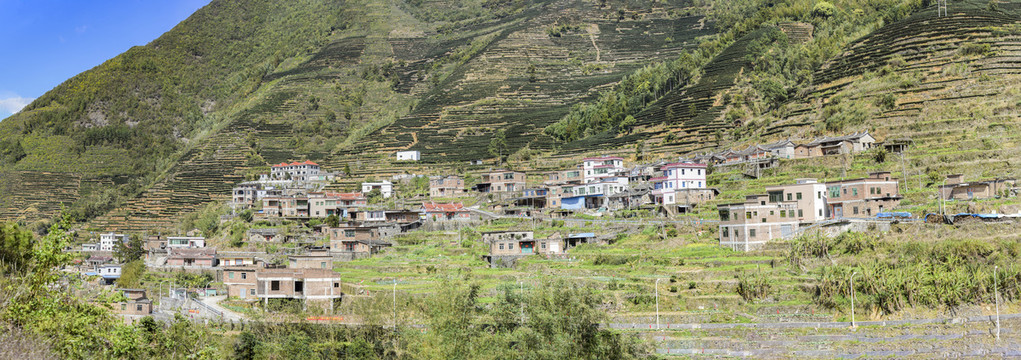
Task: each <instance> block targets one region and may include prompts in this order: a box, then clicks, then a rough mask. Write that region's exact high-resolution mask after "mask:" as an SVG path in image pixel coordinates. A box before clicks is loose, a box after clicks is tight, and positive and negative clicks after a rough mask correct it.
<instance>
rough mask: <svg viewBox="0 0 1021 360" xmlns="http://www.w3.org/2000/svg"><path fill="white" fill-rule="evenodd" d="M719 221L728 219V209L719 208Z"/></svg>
mask: <svg viewBox="0 0 1021 360" xmlns="http://www.w3.org/2000/svg"><path fill="white" fill-rule="evenodd" d="M720 221H730V211H727V210H720Z"/></svg>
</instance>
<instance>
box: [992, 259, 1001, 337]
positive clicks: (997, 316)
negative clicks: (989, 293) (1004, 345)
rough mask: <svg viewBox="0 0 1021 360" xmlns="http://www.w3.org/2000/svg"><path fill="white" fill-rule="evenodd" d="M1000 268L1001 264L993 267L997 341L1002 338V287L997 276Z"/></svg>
mask: <svg viewBox="0 0 1021 360" xmlns="http://www.w3.org/2000/svg"><path fill="white" fill-rule="evenodd" d="M999 268H1000V266H999V265H997V266H994V267H993V297H995V298H996V341H999V340H1000V289H999V287H998V285H997V282H998V281H997V278H996V270H997V269H999Z"/></svg>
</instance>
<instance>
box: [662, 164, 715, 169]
mask: <svg viewBox="0 0 1021 360" xmlns="http://www.w3.org/2000/svg"><path fill="white" fill-rule="evenodd" d="M675 167H703V168H704V167H705V164H698V163H673V164H666V165H663V168H664V169H667V168H675Z"/></svg>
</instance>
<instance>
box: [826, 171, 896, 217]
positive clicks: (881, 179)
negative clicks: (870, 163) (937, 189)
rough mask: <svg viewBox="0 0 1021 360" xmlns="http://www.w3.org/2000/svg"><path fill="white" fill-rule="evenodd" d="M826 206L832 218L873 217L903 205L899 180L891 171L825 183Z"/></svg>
mask: <svg viewBox="0 0 1021 360" xmlns="http://www.w3.org/2000/svg"><path fill="white" fill-rule="evenodd" d="M826 192H827V197H828V199H827V205H828V207H829V216H830V217H831V218H842V217H874V216H876V214H879V213H881V212H887V211H890V210H892V209H893V208H895V207H897V206H899V205H900V200H901V199H902V198H903V197H901V196H900V194H899V193H898V190H897V179H895V178H892V177H890V173H889V172H885V171H883V172H873V173H870V174H869V176H868V177H865V178H861V179H850V180H842V181H830V182H827V183H826Z"/></svg>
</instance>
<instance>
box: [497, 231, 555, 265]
mask: <svg viewBox="0 0 1021 360" xmlns="http://www.w3.org/2000/svg"><path fill="white" fill-rule="evenodd" d="M482 242H483V243H484V244H486V245H487V246H489V255H488V256H485V257H484V258H485V260H486V261H488V262H489V263H490V264H492V265H496V264H497V262H502V263H504V264H512V263H513V262H514V261H515V260H517V259H518V258H521V257H526V256H531V255H547V254H560V253H563V251H564V243H563V240H561V239H559V238H549V239H536V238H534V234H533V232H531V231H494V232H485V233H482Z"/></svg>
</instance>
